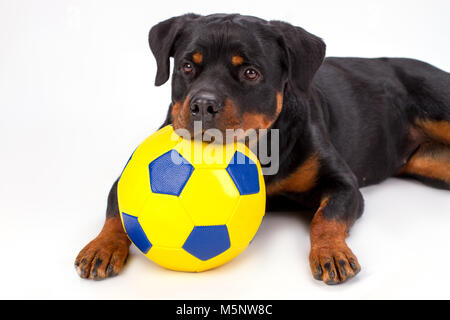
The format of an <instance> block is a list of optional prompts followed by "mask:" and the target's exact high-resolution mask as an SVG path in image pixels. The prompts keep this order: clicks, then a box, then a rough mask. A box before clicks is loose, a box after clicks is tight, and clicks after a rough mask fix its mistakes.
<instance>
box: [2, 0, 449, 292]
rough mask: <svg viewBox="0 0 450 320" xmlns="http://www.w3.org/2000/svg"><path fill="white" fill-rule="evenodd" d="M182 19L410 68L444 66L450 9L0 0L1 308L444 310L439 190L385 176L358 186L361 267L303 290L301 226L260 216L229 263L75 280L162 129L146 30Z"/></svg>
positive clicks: (136, 258) (150, 267)
mask: <svg viewBox="0 0 450 320" xmlns="http://www.w3.org/2000/svg"><path fill="white" fill-rule="evenodd" d="M186 12H196V13H202V14H208V13H215V12H226V13H234V12H240V13H243V14H250V15H255V16H259V17H261V18H266V19H280V20H285V21H288V22H291V23H293V24H296V25H300V26H302V27H304V28H306V29H307V30H309V31H310V32H312V33H315V34H317V35H319V36H321V37H323V39H324V40H325V41H326V43H327V45H328V55H337V56H362V57H376V56H406V57H413V58H418V59H422V60H426V61H428V62H430V63H432V64H434V65H436V66H439V67H440V68H442V69H444V70H447V71H449V70H450V44H449V36H450V35H449V34H450V20H449V18H448V17H449V13H450V2H449V1H447V0H442V1H438V0H433V1H430V0H428V1H413V0H408V1H392V0H383V1H380V0H378V1H360V0H355V1H333V0H329V1H326V0H322V1H311V0H308V1H300V0H295V1H280V0H278V1H275V2H274V1H266V2H263V1H256V2H244V1H242V0H239V1H234V0H228V1H220V2H217V3H213V2H212V1H201V0H197V1H185V0H183V1H176V0H171V1H150V0H147V1H120V2H119V1H111V0H108V1H90V0H89V1H87V0H86V1H69V0H67V1H60V0H53V1H48V0H45V1H44V0H42V1H23V0H0V112H1V113H0V150H1V151H0V152H1V157H0V170H1V174H0V204H1V211H0V212H1V213H0V215H1V221H0V225H1V231H0V298H88V299H90V298H133V299H140V298H150V299H165V298H173V299H175V298H189V299H195V298H207V299H209V298H230V299H241V298H247V299H251V298H255V299H259V298H261V299H263V298H267V299H269V298H283V299H290V298H306V299H312V298H325V299H334V298H344V299H347V298H353V299H359V298H363V299H365V298H385V299H390V298H450V293H449V291H448V288H449V286H450V277H449V276H448V266H449V265H450V254H449V248H450V235H449V227H450V197H449V193H448V192H447V191H441V190H435V189H431V188H428V187H425V186H423V185H421V184H419V183H415V182H411V181H403V180H399V179H390V180H388V181H386V182H385V183H382V184H380V185H377V186H372V187H368V188H364V189H363V190H362V192H363V194H364V196H365V199H366V210H365V214H364V215H363V217H362V218H361V219H360V220H359V221H358V222H357V223H356V224H355V226H354V228H353V229H352V232H351V236H350V237H349V239H348V241H349V244H350V246H351V248H352V249H353V251H354V252H355V253H356V255H357V256H358V258H359V260H360V263H361V265H362V267H363V270H362V271H361V273H360V274H359V275H358V277H357V278H355V279H353V280H351V281H349V282H347V283H345V284H343V285H340V286H333V287H330V286H326V285H324V284H322V283H321V282H319V281H316V280H313V278H312V276H311V274H310V270H309V265H308V254H309V234H308V231H309V223H308V221H306V220H305V219H302V218H301V217H298V216H296V215H293V214H286V213H281V214H270V213H269V214H268V215H267V216H266V218H265V219H264V222H263V224H262V227H261V229H260V230H259V232H258V234H257V236H256V238H255V241H254V242H253V243H252V245H251V246H250V247H249V248H248V249H247V250H246V251H245V252H244V253H243V254H242V255H241V256H239V257H238V258H236V259H235V260H234V261H232V262H231V263H229V264H227V265H225V266H223V267H221V268H218V269H216V270H213V271H209V272H205V273H201V274H187V273H177V272H173V271H167V270H164V269H162V268H160V267H157V266H156V265H154V264H153V263H151V262H149V261H148V260H147V259H146V258H145V257H143V256H142V255H141V254H140V253H138V252H137V250H136V249H134V248H133V249H132V251H131V256H130V258H129V260H128V263H127V265H126V267H125V269H124V272H123V273H122V274H121V275H120V276H118V277H116V278H113V279H109V280H106V281H102V282H93V281H86V280H82V279H80V278H79V277H78V275H77V274H76V273H75V270H74V268H73V262H74V258H75V257H76V255H77V254H78V251H79V250H80V249H81V248H82V247H83V246H84V245H85V244H86V243H87V242H88V241H89V240H91V239H92V238H93V237H94V236H96V235H97V233H98V232H99V231H100V228H101V226H102V224H103V220H104V212H105V207H106V197H107V193H108V191H109V188H110V186H111V184H112V183H113V181H114V179H115V178H116V177H117V176H118V175H119V173H120V171H121V169H122V167H123V165H124V163H125V161H126V160H127V159H128V157H129V155H130V153H131V152H132V151H133V150H134V148H135V146H136V145H137V144H138V143H140V142H141V141H142V140H143V139H144V138H145V137H146V136H147V135H149V134H151V133H152V132H153V131H154V130H155V129H157V128H158V126H159V125H160V124H161V123H162V121H163V119H164V117H165V113H166V109H167V106H168V104H169V102H170V85H168V84H166V85H165V86H163V87H160V88H156V87H154V86H153V81H154V77H155V62H154V60H153V57H152V55H151V53H150V50H149V48H148V44H147V35H148V31H149V29H150V27H151V26H152V25H154V24H156V23H158V22H159V21H161V20H164V19H166V18H169V17H172V16H174V15H179V14H182V13H186Z"/></svg>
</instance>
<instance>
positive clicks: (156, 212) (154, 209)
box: [117, 126, 266, 272]
mask: <svg viewBox="0 0 450 320" xmlns="http://www.w3.org/2000/svg"><path fill="white" fill-rule="evenodd" d="M213 146H214V147H213ZM117 192H118V201H119V210H120V216H121V219H122V223H123V227H124V229H125V231H126V233H127V235H128V237H129V238H130V240H131V241H132V242H133V243H134V244H135V245H136V247H137V248H138V249H139V250H140V251H141V252H142V253H143V254H144V255H146V256H147V257H148V258H149V259H150V260H152V261H154V262H156V263H157V264H159V265H161V266H163V267H165V268H168V269H172V270H178V271H189V272H199V271H204V270H208V269H211V268H215V267H217V266H219V265H222V264H224V263H226V262H228V261H230V260H231V259H233V258H234V257H236V256H237V255H238V254H240V253H241V252H242V251H244V250H245V248H247V246H248V245H249V243H250V241H251V240H252V239H253V237H254V236H255V234H256V231H257V230H258V228H259V226H260V224H261V221H262V218H263V216H264V212H265V201H266V198H265V186H264V179H263V175H262V170H261V166H260V164H259V161H258V159H257V157H256V156H255V155H254V154H253V153H252V152H251V151H250V150H249V149H248V148H247V147H246V146H245V145H244V144H242V143H231V144H226V145H220V146H217V144H214V143H213V144H207V143H204V142H197V141H195V140H190V139H189V140H188V139H183V138H182V137H180V136H179V135H177V134H176V133H175V132H174V130H173V128H172V126H166V127H164V128H162V129H160V130H159V131H157V132H156V133H154V134H153V135H151V136H150V137H148V138H147V139H146V140H145V141H144V142H143V143H142V144H141V145H140V146H139V147H138V148H137V149H136V150H135V151H134V153H133V154H132V155H131V157H130V159H129V160H128V162H127V164H126V166H125V168H124V170H123V172H122V174H121V177H120V179H119V183H118V190H117Z"/></svg>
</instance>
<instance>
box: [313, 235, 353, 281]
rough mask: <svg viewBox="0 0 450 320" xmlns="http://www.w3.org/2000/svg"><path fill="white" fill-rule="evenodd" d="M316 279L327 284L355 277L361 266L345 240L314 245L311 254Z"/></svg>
mask: <svg viewBox="0 0 450 320" xmlns="http://www.w3.org/2000/svg"><path fill="white" fill-rule="evenodd" d="M309 264H310V266H311V272H312V274H313V276H314V278H315V279H317V280H322V281H323V282H325V283H326V284H338V283H342V282H344V281H346V280H347V279H350V278H352V277H354V276H355V275H356V274H357V273H358V272H359V271H360V270H361V267H360V265H359V263H358V259H356V257H355V255H354V254H353V252H352V251H351V250H350V248H349V247H348V246H347V245H346V244H345V242H339V243H338V242H336V243H328V244H319V245H313V246H312V248H311V253H310V255H309Z"/></svg>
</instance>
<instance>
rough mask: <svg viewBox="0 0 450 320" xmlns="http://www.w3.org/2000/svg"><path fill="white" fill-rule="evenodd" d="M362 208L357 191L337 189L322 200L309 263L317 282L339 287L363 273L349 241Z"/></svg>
mask: <svg viewBox="0 0 450 320" xmlns="http://www.w3.org/2000/svg"><path fill="white" fill-rule="evenodd" d="M362 206H363V200H362V196H361V193H360V192H359V190H358V189H357V188H356V187H351V186H341V187H337V188H336V189H335V190H332V191H329V192H326V193H324V195H323V196H322V200H321V205H320V207H319V209H318V210H317V211H316V213H315V215H314V218H313V220H312V223H311V230H310V233H311V252H310V256H309V262H310V266H311V271H312V273H313V276H314V278H315V279H317V280H322V281H324V282H325V283H326V284H337V283H341V282H344V281H346V280H347V279H349V278H352V277H353V276H355V275H356V274H357V273H358V272H359V271H360V269H361V268H360V265H359V263H358V260H357V259H356V257H355V255H354V254H353V252H352V251H351V250H350V248H349V247H348V246H347V244H346V242H345V238H346V237H347V234H348V229H349V228H350V226H351V225H352V224H353V222H354V220H356V219H357V218H358V217H359V216H360V215H361V213H362Z"/></svg>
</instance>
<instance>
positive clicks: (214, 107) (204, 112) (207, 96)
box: [190, 93, 222, 119]
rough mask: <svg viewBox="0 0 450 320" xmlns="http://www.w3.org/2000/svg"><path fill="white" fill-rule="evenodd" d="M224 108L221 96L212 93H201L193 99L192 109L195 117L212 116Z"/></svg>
mask: <svg viewBox="0 0 450 320" xmlns="http://www.w3.org/2000/svg"><path fill="white" fill-rule="evenodd" d="M221 109H222V103H221V102H220V100H219V98H218V97H217V96H216V95H215V94H212V93H200V94H197V95H195V97H194V98H193V99H192V100H191V104H190V111H191V114H192V116H193V117H194V118H196V119H203V118H212V117H214V116H215V115H216V114H217V113H218V112H220V110H221Z"/></svg>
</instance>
